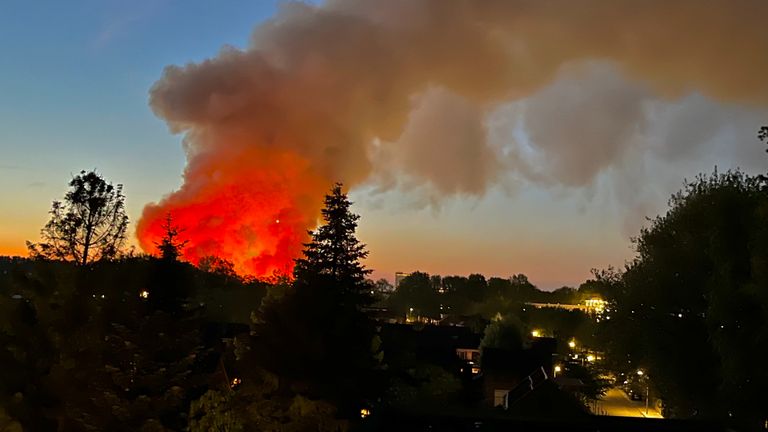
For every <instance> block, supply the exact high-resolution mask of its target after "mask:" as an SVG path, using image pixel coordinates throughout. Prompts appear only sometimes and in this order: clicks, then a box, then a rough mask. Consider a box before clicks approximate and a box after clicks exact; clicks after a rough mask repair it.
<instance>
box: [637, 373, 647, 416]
mask: <svg viewBox="0 0 768 432" xmlns="http://www.w3.org/2000/svg"><path fill="white" fill-rule="evenodd" d="M637 376H639V377H640V378H644V381H645V415H648V396H649V393H650V384H648V375H646V374H645V372H643V370H642V369H638V370H637Z"/></svg>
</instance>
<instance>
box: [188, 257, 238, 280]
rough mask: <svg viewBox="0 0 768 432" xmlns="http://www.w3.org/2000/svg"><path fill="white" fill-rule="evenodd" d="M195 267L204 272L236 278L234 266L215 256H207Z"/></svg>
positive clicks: (230, 262)
mask: <svg viewBox="0 0 768 432" xmlns="http://www.w3.org/2000/svg"><path fill="white" fill-rule="evenodd" d="M197 267H198V268H199V269H200V270H202V271H204V272H208V273H216V274H219V275H222V276H228V277H237V272H235V264H234V263H233V262H232V261H229V260H226V259H224V258H220V257H217V256H213V255H209V256H205V257H203V258H201V259H200V262H198V263H197Z"/></svg>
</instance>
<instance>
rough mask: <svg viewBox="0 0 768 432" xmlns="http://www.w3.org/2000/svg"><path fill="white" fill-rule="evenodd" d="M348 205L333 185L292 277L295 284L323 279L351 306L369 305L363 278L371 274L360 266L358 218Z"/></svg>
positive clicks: (362, 249)
mask: <svg viewBox="0 0 768 432" xmlns="http://www.w3.org/2000/svg"><path fill="white" fill-rule="evenodd" d="M351 205H352V203H351V202H350V201H349V199H348V198H347V195H346V194H345V193H344V192H343V191H342V184H341V183H336V184H335V185H334V186H333V188H332V189H331V193H330V194H328V195H326V196H325V206H324V207H323V209H322V216H323V223H322V225H320V226H319V227H318V228H317V229H316V230H315V231H312V232H310V235H311V236H312V239H311V241H310V242H309V243H306V244H305V245H304V251H303V254H304V257H303V258H299V259H297V260H296V266H295V268H294V271H293V274H294V277H295V279H296V281H298V282H299V283H301V282H302V281H312V280H318V279H323V280H324V281H326V282H328V283H330V284H332V285H333V286H334V287H335V289H337V290H340V291H341V292H342V293H343V294H344V295H345V297H346V296H349V295H351V296H352V297H354V298H353V299H352V300H351V301H352V302H353V303H365V302H367V301H370V284H369V282H368V281H367V280H366V276H367V275H368V274H370V273H371V270H368V269H366V268H365V267H364V266H363V264H362V263H361V262H360V261H361V260H363V259H365V258H366V257H367V256H368V251H366V250H365V245H364V244H362V243H360V241H359V240H358V239H357V237H355V230H356V229H357V221H358V219H360V216H358V215H356V214H354V213H352V212H351V211H350V210H349V208H350V206H351Z"/></svg>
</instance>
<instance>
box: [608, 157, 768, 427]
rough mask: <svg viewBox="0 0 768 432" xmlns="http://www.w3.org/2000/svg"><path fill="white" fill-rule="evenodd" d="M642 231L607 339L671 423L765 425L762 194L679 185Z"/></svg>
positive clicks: (767, 319) (748, 183)
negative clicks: (645, 379) (705, 420)
mask: <svg viewBox="0 0 768 432" xmlns="http://www.w3.org/2000/svg"><path fill="white" fill-rule="evenodd" d="M670 206H671V208H670V210H669V211H668V212H667V214H666V215H663V216H659V217H657V218H656V219H654V220H653V221H652V223H651V224H650V226H649V227H647V228H645V229H643V230H642V231H641V233H640V236H639V237H638V238H637V239H636V241H635V245H636V249H637V256H636V258H635V259H634V261H633V262H632V263H631V264H630V265H629V266H628V268H627V270H626V272H625V273H624V275H623V278H622V279H621V280H620V281H615V291H616V293H617V295H616V298H617V304H618V311H617V313H616V315H615V317H616V319H615V320H614V321H612V327H613V328H611V329H608V331H609V332H611V336H612V337H611V341H612V342H613V352H614V353H615V354H616V356H617V357H620V358H625V359H626V360H627V361H628V363H627V364H626V366H627V369H629V368H644V369H645V370H646V371H647V373H648V375H649V376H650V379H651V381H652V383H653V385H654V387H655V388H656V389H657V390H658V392H659V393H660V394H661V395H663V400H664V403H665V412H666V414H667V415H671V416H676V417H688V416H704V417H715V418H722V419H726V418H730V419H735V421H737V422H740V423H742V424H745V425H747V426H748V427H751V428H755V429H756V428H757V427H758V426H760V425H762V423H763V421H765V419H767V418H768V409H767V407H768V403H766V398H765V396H764V394H765V388H766V386H768V370H766V368H765V367H764V359H765V358H766V355H767V354H768V224H766V220H768V188H767V185H766V183H765V181H764V179H763V178H762V177H751V176H747V175H745V174H743V173H741V172H738V171H729V172H726V173H717V172H715V173H714V174H712V175H709V176H700V177H698V178H697V179H696V180H694V181H692V182H690V183H688V184H686V185H685V187H684V189H683V190H682V191H680V192H679V193H677V194H675V195H674V196H673V197H672V199H671V201H670Z"/></svg>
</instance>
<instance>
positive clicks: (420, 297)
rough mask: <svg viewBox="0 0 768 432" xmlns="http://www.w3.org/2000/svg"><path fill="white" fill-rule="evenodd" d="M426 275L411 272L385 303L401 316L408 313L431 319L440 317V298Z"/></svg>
mask: <svg viewBox="0 0 768 432" xmlns="http://www.w3.org/2000/svg"><path fill="white" fill-rule="evenodd" d="M432 282H433V281H432V280H431V278H430V277H429V275H428V274H427V273H422V272H413V273H411V274H410V275H408V276H406V277H405V278H404V279H403V280H402V281H401V282H400V284H399V285H398V286H397V291H395V292H394V293H393V294H392V295H391V296H389V299H388V301H387V305H388V306H389V307H390V308H391V309H392V310H393V311H394V312H397V313H399V314H401V315H404V314H406V313H409V312H410V311H411V309H413V314H415V315H420V316H427V317H432V318H439V317H440V297H439V294H438V292H437V291H436V290H435V288H434V284H433V283H432Z"/></svg>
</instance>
